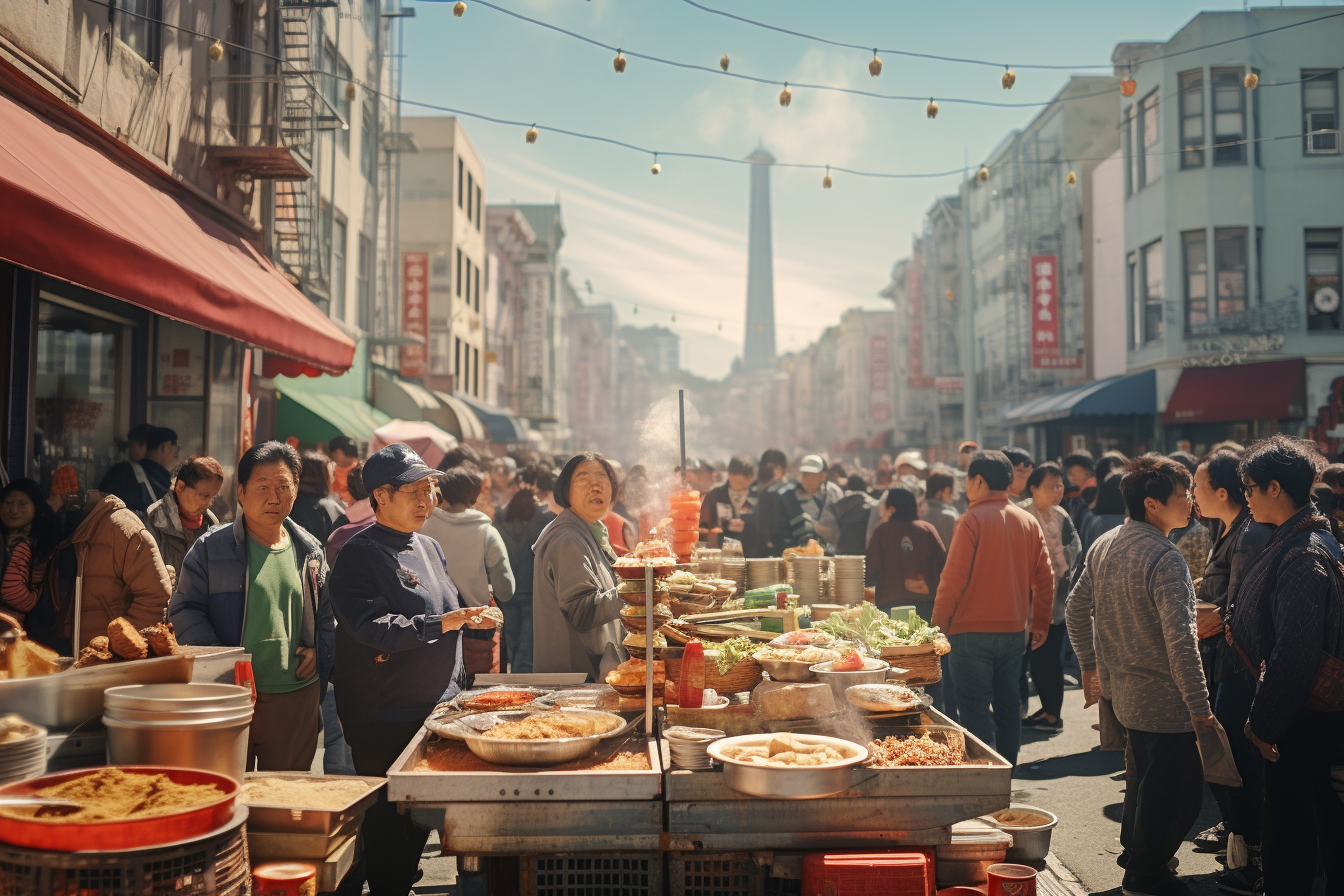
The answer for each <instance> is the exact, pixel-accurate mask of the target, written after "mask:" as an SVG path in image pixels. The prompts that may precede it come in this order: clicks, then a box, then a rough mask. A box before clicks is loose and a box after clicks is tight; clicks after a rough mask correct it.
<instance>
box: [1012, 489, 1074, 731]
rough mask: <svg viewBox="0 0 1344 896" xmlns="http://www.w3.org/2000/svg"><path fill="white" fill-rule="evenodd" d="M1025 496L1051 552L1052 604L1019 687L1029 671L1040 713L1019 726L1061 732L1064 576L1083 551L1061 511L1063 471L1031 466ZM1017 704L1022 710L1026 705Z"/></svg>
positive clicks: (1066, 589)
mask: <svg viewBox="0 0 1344 896" xmlns="http://www.w3.org/2000/svg"><path fill="white" fill-rule="evenodd" d="M1026 493H1027V495H1028V496H1029V498H1030V500H1029V501H1028V502H1027V503H1026V510H1027V511H1028V512H1029V513H1030V514H1031V515H1032V516H1034V517H1036V521H1037V522H1038V523H1040V524H1041V532H1043V533H1044V534H1045V544H1046V547H1047V548H1049V549H1050V570H1051V572H1053V573H1054V576H1055V603H1054V606H1053V608H1052V609H1051V611H1050V629H1049V634H1047V635H1046V638H1045V643H1044V644H1042V645H1041V646H1040V647H1038V648H1036V649H1035V650H1030V651H1028V652H1027V657H1026V660H1027V662H1026V664H1025V665H1024V668H1023V675H1024V678H1023V681H1022V686H1023V689H1024V691H1025V687H1026V680H1025V675H1026V672H1027V671H1030V672H1031V679H1032V681H1034V682H1036V693H1038V694H1039V695H1040V697H1041V708H1040V709H1039V710H1037V711H1036V712H1035V713H1034V714H1032V715H1029V716H1027V717H1026V718H1025V719H1023V720H1022V724H1023V725H1026V726H1027V727H1029V728H1049V729H1051V730H1053V731H1059V730H1061V729H1062V728H1063V727H1064V720H1063V719H1062V718H1060V715H1059V713H1060V710H1062V709H1063V707H1064V644H1065V642H1066V641H1067V640H1068V631H1067V627H1066V626H1065V625H1064V606H1065V603H1066V602H1067V601H1068V599H1069V583H1070V575H1069V573H1070V571H1071V570H1072V569H1073V562H1074V560H1076V559H1078V555H1079V554H1080V553H1082V549H1083V548H1082V541H1081V539H1079V537H1078V533H1077V531H1076V530H1075V529H1074V528H1073V520H1072V519H1071V518H1070V517H1069V515H1068V513H1067V512H1065V510H1064V508H1063V507H1061V506H1060V502H1061V501H1062V500H1063V498H1064V471H1063V469H1061V468H1060V467H1059V465H1057V464H1053V463H1044V464H1040V465H1038V466H1037V467H1035V468H1034V469H1033V470H1032V471H1031V475H1030V476H1028V477H1027V488H1026ZM1022 705H1023V706H1026V700H1023V701H1022Z"/></svg>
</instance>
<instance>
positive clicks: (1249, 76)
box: [1241, 72, 1260, 90]
mask: <svg viewBox="0 0 1344 896" xmlns="http://www.w3.org/2000/svg"><path fill="white" fill-rule="evenodd" d="M1241 83H1243V84H1245V85H1246V89H1247V90H1254V89H1255V88H1257V87H1259V86H1260V76H1259V75H1257V74H1256V73H1255V72H1247V73H1246V78H1245V80H1243V81H1242V82H1241Z"/></svg>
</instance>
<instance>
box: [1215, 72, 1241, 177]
mask: <svg viewBox="0 0 1344 896" xmlns="http://www.w3.org/2000/svg"><path fill="white" fill-rule="evenodd" d="M1211 76H1212V77H1211V79H1210V80H1211V81H1212V84H1213V143H1214V147H1213V164H1215V165H1245V164H1246V144H1245V143H1244V142H1238V141H1244V140H1245V139H1246V92H1247V91H1246V86H1245V85H1244V84H1243V83H1242V80H1243V79H1244V78H1245V77H1246V70H1245V68H1243V67H1242V66H1237V67H1236V68H1215V69H1213V71H1212V72H1211ZM1228 143H1230V144H1232V145H1231V146H1226V145H1223V144H1228Z"/></svg>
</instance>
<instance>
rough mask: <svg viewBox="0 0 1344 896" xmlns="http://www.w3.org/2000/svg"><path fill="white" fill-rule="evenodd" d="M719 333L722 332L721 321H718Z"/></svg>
mask: <svg viewBox="0 0 1344 896" xmlns="http://www.w3.org/2000/svg"><path fill="white" fill-rule="evenodd" d="M719 332H720V333H722V332H723V321H719Z"/></svg>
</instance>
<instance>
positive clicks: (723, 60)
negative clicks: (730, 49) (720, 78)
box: [719, 53, 728, 71]
mask: <svg viewBox="0 0 1344 896" xmlns="http://www.w3.org/2000/svg"><path fill="white" fill-rule="evenodd" d="M719 68H721V69H723V70H724V71H728V54H727V53H724V54H723V55H722V56H720V57H719Z"/></svg>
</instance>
